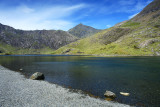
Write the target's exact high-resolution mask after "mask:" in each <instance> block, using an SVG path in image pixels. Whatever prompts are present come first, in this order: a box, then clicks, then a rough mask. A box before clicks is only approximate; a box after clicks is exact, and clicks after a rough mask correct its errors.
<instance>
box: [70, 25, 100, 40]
mask: <svg viewBox="0 0 160 107" xmlns="http://www.w3.org/2000/svg"><path fill="white" fill-rule="evenodd" d="M100 31H101V30H98V29H95V28H93V27H90V26H86V25H83V24H79V25H77V26H75V27H73V28H72V29H70V30H69V31H68V32H69V33H70V34H72V35H74V36H76V37H78V38H85V37H88V36H91V35H93V34H95V33H97V32H100Z"/></svg>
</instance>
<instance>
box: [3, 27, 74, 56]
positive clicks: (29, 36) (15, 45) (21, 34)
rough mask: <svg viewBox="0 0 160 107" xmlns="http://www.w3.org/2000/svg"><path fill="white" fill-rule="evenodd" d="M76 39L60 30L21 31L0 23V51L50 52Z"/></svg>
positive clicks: (22, 52)
mask: <svg viewBox="0 0 160 107" xmlns="http://www.w3.org/2000/svg"><path fill="white" fill-rule="evenodd" d="M76 40H77V37H75V36H73V35H71V34H69V33H68V32H65V31H62V30H35V31H23V30H17V29H14V28H12V27H9V26H6V25H2V24H0V53H13V54H14V53H15V54H17V53H18V54H31V53H37V52H38V53H44V52H43V51H42V50H45V51H50V52H51V50H52V51H53V50H55V49H58V48H60V47H62V46H64V45H66V44H69V43H71V42H74V41H76ZM45 53H46V52H45Z"/></svg>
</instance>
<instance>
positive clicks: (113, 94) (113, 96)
mask: <svg viewBox="0 0 160 107" xmlns="http://www.w3.org/2000/svg"><path fill="white" fill-rule="evenodd" d="M104 96H105V97H110V98H116V94H115V93H113V92H111V91H106V92H105V93H104Z"/></svg>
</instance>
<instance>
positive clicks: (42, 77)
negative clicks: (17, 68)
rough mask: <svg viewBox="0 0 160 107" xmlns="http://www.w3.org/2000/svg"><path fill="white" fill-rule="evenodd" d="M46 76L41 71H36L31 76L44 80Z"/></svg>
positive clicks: (33, 78) (34, 78)
mask: <svg viewBox="0 0 160 107" xmlns="http://www.w3.org/2000/svg"><path fill="white" fill-rule="evenodd" d="M44 78H45V77H44V74H43V73H41V72H36V73H34V74H33V75H32V76H31V77H30V79H32V80H44Z"/></svg>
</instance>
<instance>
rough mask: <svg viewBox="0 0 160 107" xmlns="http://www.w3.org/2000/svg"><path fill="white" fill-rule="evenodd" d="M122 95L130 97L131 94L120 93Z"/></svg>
mask: <svg viewBox="0 0 160 107" xmlns="http://www.w3.org/2000/svg"><path fill="white" fill-rule="evenodd" d="M120 94H121V95H123V96H129V95H130V94H129V93H125V92H120Z"/></svg>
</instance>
